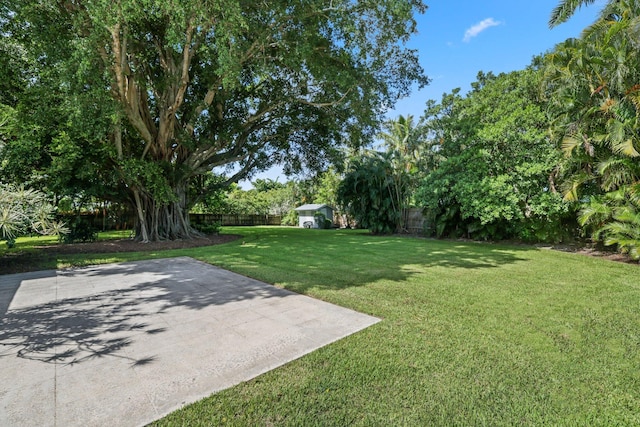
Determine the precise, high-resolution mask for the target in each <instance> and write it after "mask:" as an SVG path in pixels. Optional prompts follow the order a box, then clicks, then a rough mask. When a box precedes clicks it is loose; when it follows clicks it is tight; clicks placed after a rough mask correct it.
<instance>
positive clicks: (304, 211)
mask: <svg viewBox="0 0 640 427" xmlns="http://www.w3.org/2000/svg"><path fill="white" fill-rule="evenodd" d="M295 211H296V212H298V225H299V226H300V227H304V228H324V224H320V223H319V222H318V217H317V216H316V213H318V212H320V213H321V214H322V215H324V217H325V218H326V219H328V220H330V221H331V222H332V223H333V208H332V207H331V206H329V205H324V204H322V205H319V204H308V205H302V206H299V207H297V208H296V209H295Z"/></svg>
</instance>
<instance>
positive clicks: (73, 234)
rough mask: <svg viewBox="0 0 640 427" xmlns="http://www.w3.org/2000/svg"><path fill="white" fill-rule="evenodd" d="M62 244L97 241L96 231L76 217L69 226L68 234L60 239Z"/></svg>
mask: <svg viewBox="0 0 640 427" xmlns="http://www.w3.org/2000/svg"><path fill="white" fill-rule="evenodd" d="M60 240H61V241H62V242H63V243H76V242H83V243H85V242H95V241H96V240H98V230H97V229H96V228H94V227H93V225H91V224H90V223H88V222H87V221H83V220H82V218H80V217H76V218H74V220H73V221H71V223H70V224H69V232H68V233H67V234H64V235H63V236H62V237H61V239H60Z"/></svg>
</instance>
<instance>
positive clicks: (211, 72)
mask: <svg viewBox="0 0 640 427" xmlns="http://www.w3.org/2000/svg"><path fill="white" fill-rule="evenodd" d="M424 10H425V6H424V4H423V3H422V2H421V1H419V0H411V1H398V0H383V1H380V0H377V1H371V0H362V1H349V0H335V1H332V2H326V1H320V0H313V1H308V2H297V3H295V4H292V3H290V2H285V1H273V2H268V3H264V2H262V3H260V2H253V1H239V0H225V1H220V2H211V1H202V0H185V1H182V2H177V3H176V2H172V1H165V0H161V1H156V2H152V3H148V2H140V1H137V0H135V1H134V0H118V1H115V2H111V1H96V2H75V1H66V0H65V1H49V0H45V1H35V0H17V1H14V2H11V3H6V2H5V3H3V7H2V8H1V9H0V13H1V16H0V27H1V28H0V33H1V34H3V37H11V38H15V39H16V40H19V41H20V42H21V43H23V45H24V47H25V49H26V50H27V51H28V52H29V53H30V56H31V57H32V58H35V60H36V61H37V64H36V66H35V67H34V68H33V70H34V71H35V72H36V76H35V77H34V79H33V83H34V86H41V87H43V88H44V87H48V88H50V93H51V94H53V95H55V96H58V95H59V96H60V97H61V100H64V101H66V102H69V103H71V104H73V105H75V106H77V108H78V110H80V111H82V113H83V115H82V116H77V115H76V116H73V120H72V121H71V122H69V124H70V126H71V128H72V129H73V132H68V134H71V135H72V137H71V138H70V140H65V141H63V142H64V145H66V146H72V145H74V146H72V147H71V148H72V149H73V150H72V152H74V153H78V154H80V157H83V156H84V155H87V154H90V153H91V155H96V156H99V157H100V158H101V159H104V164H97V165H96V168H95V169H94V170H96V171H97V170H100V171H103V170H104V169H105V168H109V170H110V171H112V172H103V173H104V174H105V175H109V176H108V177H106V178H107V180H108V182H115V183H117V187H118V188H119V189H120V191H122V192H124V193H126V196H127V198H128V200H129V202H130V203H131V205H132V206H134V207H135V210H136V213H137V219H138V225H137V230H136V231H137V239H139V240H141V241H149V240H156V239H162V238H171V239H172V238H188V237H190V236H191V233H192V231H191V228H190V226H189V223H188V216H187V214H188V209H189V205H190V201H189V200H188V195H189V187H190V186H191V185H192V184H193V181H194V180H195V179H197V177H198V176H199V175H203V174H208V173H210V171H211V170H212V168H214V167H217V166H225V165H231V164H235V165H237V168H236V173H235V174H234V175H233V176H231V177H230V179H229V182H233V181H237V180H239V179H242V178H244V177H247V176H249V175H250V174H251V173H253V172H255V171H257V170H263V169H266V168H268V167H270V166H271V165H272V164H274V163H283V164H285V168H286V169H287V172H289V171H297V170H300V169H302V168H311V169H320V168H322V167H323V166H324V165H325V163H326V162H327V161H330V160H331V159H332V158H334V157H335V156H337V155H338V151H336V149H335V148H336V147H337V146H340V145H343V144H354V145H357V144H361V143H364V142H366V141H367V139H368V138H370V137H371V136H372V135H373V134H374V131H375V128H376V124H377V122H378V121H379V120H380V118H381V116H382V114H383V112H384V110H383V108H384V107H388V106H390V105H393V104H394V102H395V100H396V99H397V98H398V97H399V96H402V95H406V94H407V93H408V91H409V90H410V88H411V85H412V84H413V83H414V82H416V81H417V82H419V83H426V79H425V78H424V77H423V75H422V70H421V69H420V67H419V65H418V61H417V58H416V55H415V52H413V51H410V50H407V49H405V48H403V46H402V42H404V41H406V40H407V38H408V37H409V36H410V35H411V34H412V33H414V32H415V21H414V20H413V14H414V13H415V12H423V11H424ZM50 105H53V106H57V105H64V103H61V102H53V103H52V104H50ZM383 106H384V107H383ZM34 111H35V112H36V114H38V115H42V116H46V117H48V118H49V119H50V118H54V117H56V114H54V113H48V112H47V111H46V110H43V109H38V110H34ZM63 117H68V116H63ZM96 124H99V126H96ZM51 125H53V126H47V127H46V129H53V130H55V132H54V135H50V136H47V137H46V138H44V140H45V142H46V144H49V143H51V141H52V140H53V139H54V138H56V137H60V132H58V131H57V129H58V128H59V125H61V124H58V125H56V123H51ZM43 129H44V127H43ZM37 143H39V144H42V143H43V142H42V140H38V141H37V140H36V139H35V138H34V140H33V141H32V144H33V145H32V148H35V150H32V151H38V148H37V147H35V145H36V144H37ZM76 149H77V150H76ZM45 160H47V161H48V159H45ZM69 164H73V165H76V163H73V162H71V163H68V162H67V161H66V160H65V165H64V166H65V167H68V166H69ZM73 167H76V166H73ZM23 172H24V171H23Z"/></svg>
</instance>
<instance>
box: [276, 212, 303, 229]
mask: <svg viewBox="0 0 640 427" xmlns="http://www.w3.org/2000/svg"><path fill="white" fill-rule="evenodd" d="M298 218H299V217H298V212H297V211H295V210H293V209H291V210H290V211H289V212H287V214H286V215H285V216H283V217H282V220H281V222H280V224H281V225H293V226H296V225H298Z"/></svg>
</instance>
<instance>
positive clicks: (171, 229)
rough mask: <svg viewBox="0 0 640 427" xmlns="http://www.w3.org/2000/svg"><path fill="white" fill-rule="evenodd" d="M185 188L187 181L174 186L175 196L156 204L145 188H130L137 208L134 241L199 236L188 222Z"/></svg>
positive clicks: (144, 241)
mask: <svg viewBox="0 0 640 427" xmlns="http://www.w3.org/2000/svg"><path fill="white" fill-rule="evenodd" d="M186 188H187V186H186V183H183V184H180V185H177V186H175V187H174V194H175V196H176V197H175V199H174V200H173V201H171V202H169V203H159V202H157V201H156V200H154V198H153V197H152V196H151V195H150V194H149V193H147V192H145V191H141V190H139V189H133V190H132V192H133V199H134V204H135V210H136V226H135V230H136V236H135V240H137V241H139V242H143V243H147V242H152V241H158V240H177V239H191V238H193V237H196V236H198V235H200V233H199V232H198V231H197V230H194V229H193V228H192V227H191V224H190V222H189V211H188V209H187V207H186V206H187V192H186Z"/></svg>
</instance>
